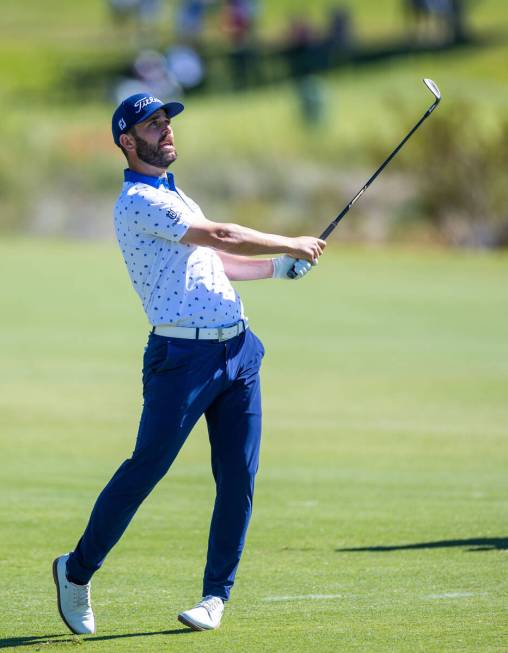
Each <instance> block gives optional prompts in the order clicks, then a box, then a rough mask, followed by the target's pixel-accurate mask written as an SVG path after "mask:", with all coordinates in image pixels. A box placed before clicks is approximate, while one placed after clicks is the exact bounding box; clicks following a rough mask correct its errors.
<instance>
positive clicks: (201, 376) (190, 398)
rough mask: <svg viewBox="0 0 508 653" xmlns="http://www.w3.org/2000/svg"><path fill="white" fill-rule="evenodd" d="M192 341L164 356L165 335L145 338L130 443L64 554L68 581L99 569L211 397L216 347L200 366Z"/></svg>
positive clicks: (86, 577)
mask: <svg viewBox="0 0 508 653" xmlns="http://www.w3.org/2000/svg"><path fill="white" fill-rule="evenodd" d="M192 343H193V341H186V342H185V343H184V344H183V345H182V346H180V345H178V347H175V352H174V353H172V354H170V355H167V354H166V351H167V346H168V341H167V339H166V338H161V337H160V336H151V338H150V340H149V345H148V348H147V351H146V353H145V360H144V368H143V376H144V399H145V402H144V407H143V413H142V416H141V421H140V426H139V432H138V437H137V441H136V447H135V449H134V452H133V455H132V457H131V458H129V459H128V460H126V461H125V462H124V463H123V464H122V465H121V466H120V468H119V469H118V470H117V472H116V473H115V475H114V476H113V478H112V479H111V480H110V481H109V483H108V484H107V485H106V487H105V488H104V490H103V491H102V492H101V494H100V495H99V497H98V499H97V502H96V504H95V506H94V508H93V511H92V514H91V516H90V521H89V523H88V525H87V527H86V530H85V532H84V534H83V536H82V537H81V539H80V540H79V542H78V545H77V547H76V550H75V551H74V552H72V553H71V555H70V557H69V560H68V563H67V575H68V578H69V580H71V581H72V582H74V583H80V584H85V583H87V582H88V581H89V580H90V578H91V577H92V575H93V573H94V572H95V571H97V569H99V567H100V566H101V564H102V562H103V561H104V558H105V557H106V555H107V554H108V553H109V551H110V550H111V549H112V548H113V546H114V545H115V544H116V542H117V541H118V540H119V538H120V537H121V535H122V534H123V532H124V531H125V529H126V528H127V526H128V524H129V522H130V521H131V519H132V517H133V516H134V514H135V512H136V510H137V509H138V507H139V506H140V504H141V503H142V502H143V500H144V499H145V498H146V497H147V496H148V494H149V493H150V492H151V490H152V489H153V488H154V486H155V485H156V484H157V482H158V481H159V480H160V479H161V478H162V477H163V476H164V475H165V473H166V472H167V470H168V469H169V467H170V466H171V464H172V462H173V461H174V459H175V458H176V456H177V454H178V452H179V450H180V448H181V446H182V445H183V443H184V442H185V440H186V438H187V436H188V434H189V433H190V431H191V429H192V428H193V426H194V424H195V423H196V421H197V420H198V418H199V417H200V415H201V414H202V413H203V412H204V410H205V408H206V407H207V405H208V404H209V403H210V402H211V401H212V400H213V393H214V387H213V385H211V384H210V383H208V381H209V379H210V378H211V377H210V376H209V375H210V370H211V368H212V367H213V365H219V364H220V363H221V362H222V359H221V357H220V352H219V351H218V350H217V351H216V352H214V354H213V355H212V356H207V360H206V364H204V363H203V364H201V365H200V361H199V359H200V356H199V352H197V351H195V349H193V346H192ZM201 353H202V352H201ZM210 353H211V352H210ZM161 359H162V360H161ZM215 391H216V390H215Z"/></svg>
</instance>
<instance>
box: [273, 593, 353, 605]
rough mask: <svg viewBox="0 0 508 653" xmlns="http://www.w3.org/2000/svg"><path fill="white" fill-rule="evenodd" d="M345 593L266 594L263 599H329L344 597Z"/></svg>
mask: <svg viewBox="0 0 508 653" xmlns="http://www.w3.org/2000/svg"><path fill="white" fill-rule="evenodd" d="M343 597H344V595H343V594H301V595H299V596H265V598H264V599H263V601H267V602H270V603H272V602H275V601H322V600H325V601H326V600H328V599H342V598H343Z"/></svg>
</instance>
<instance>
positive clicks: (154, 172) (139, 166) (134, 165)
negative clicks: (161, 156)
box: [129, 160, 166, 177]
mask: <svg viewBox="0 0 508 653" xmlns="http://www.w3.org/2000/svg"><path fill="white" fill-rule="evenodd" d="M129 170H132V171H133V172H137V173H139V174H140V175H146V176H147V177H162V176H164V175H165V174H166V168H158V167H156V166H152V165H150V164H149V163H145V162H144V161H139V160H138V161H129Z"/></svg>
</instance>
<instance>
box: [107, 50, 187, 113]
mask: <svg viewBox="0 0 508 653" xmlns="http://www.w3.org/2000/svg"><path fill="white" fill-rule="evenodd" d="M133 73H134V77H130V78H125V79H122V80H120V82H119V83H118V84H117V86H116V89H115V99H116V100H117V101H118V103H120V102H121V101H122V99H123V98H125V97H127V96H128V95H133V94H134V93H139V92H141V91H149V92H150V93H152V94H153V95H155V96H156V97H158V98H160V99H161V100H163V101H166V100H169V99H175V98H177V97H180V96H181V94H182V87H181V85H180V83H179V82H178V80H177V79H176V77H175V75H174V74H173V73H172V72H171V71H170V70H169V69H168V66H167V63H166V58H165V57H164V56H163V55H162V54H160V53H159V52H156V51H155V50H142V51H141V52H140V53H139V54H138V56H137V57H136V60H135V61H134V65H133Z"/></svg>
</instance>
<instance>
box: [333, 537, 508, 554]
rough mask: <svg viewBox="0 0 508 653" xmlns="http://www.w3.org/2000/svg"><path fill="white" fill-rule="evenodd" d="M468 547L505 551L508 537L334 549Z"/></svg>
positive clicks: (388, 549) (382, 550) (347, 551)
mask: <svg viewBox="0 0 508 653" xmlns="http://www.w3.org/2000/svg"><path fill="white" fill-rule="evenodd" d="M457 546H464V547H469V548H468V549H467V550H468V551H505V550H506V549H508V537H472V538H470V539H468V540H439V541H437V542H418V543H417V544H395V545H393V546H362V547H357V548H353V549H335V551H337V552H338V553H352V552H357V551H358V552H361V551H372V552H378V553H383V552H386V551H411V550H414V549H447V548H451V547H457Z"/></svg>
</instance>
